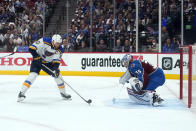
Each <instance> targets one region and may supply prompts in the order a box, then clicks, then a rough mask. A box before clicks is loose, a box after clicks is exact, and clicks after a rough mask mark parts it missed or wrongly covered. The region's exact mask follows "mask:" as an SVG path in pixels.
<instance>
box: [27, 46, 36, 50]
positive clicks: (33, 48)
mask: <svg viewBox="0 0 196 131" xmlns="http://www.w3.org/2000/svg"><path fill="white" fill-rule="evenodd" d="M29 48H30V49H32V50H36V49H37V48H36V47H34V46H32V45H31V46H29Z"/></svg>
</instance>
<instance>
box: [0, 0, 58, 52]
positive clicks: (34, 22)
mask: <svg viewBox="0 0 196 131" xmlns="http://www.w3.org/2000/svg"><path fill="white" fill-rule="evenodd" d="M45 3H46V4H44V3H43V1H42V0H0V50H1V51H8V52H12V51H13V48H14V47H15V46H17V47H18V48H17V51H18V52H28V46H29V44H32V43H33V42H34V41H36V40H38V39H39V38H40V37H42V36H43V19H44V16H43V11H45V20H46V22H47V21H48V19H49V17H50V15H51V14H52V10H53V6H54V4H55V1H54V0H46V1H45ZM44 5H45V6H44ZM44 7H46V8H45V10H44Z"/></svg>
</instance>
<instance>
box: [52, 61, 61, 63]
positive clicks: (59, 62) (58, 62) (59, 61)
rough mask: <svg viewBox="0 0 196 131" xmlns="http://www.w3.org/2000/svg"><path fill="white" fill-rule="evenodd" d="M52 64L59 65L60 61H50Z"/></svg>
mask: <svg viewBox="0 0 196 131" xmlns="http://www.w3.org/2000/svg"><path fill="white" fill-rule="evenodd" d="M52 63H61V62H60V61H52Z"/></svg>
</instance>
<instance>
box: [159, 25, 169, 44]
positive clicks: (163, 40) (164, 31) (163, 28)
mask: <svg viewBox="0 0 196 131" xmlns="http://www.w3.org/2000/svg"><path fill="white" fill-rule="evenodd" d="M168 38H169V34H168V32H167V28H166V27H165V26H163V27H162V32H161V39H162V43H164V42H165V41H166V40H167V39H168Z"/></svg>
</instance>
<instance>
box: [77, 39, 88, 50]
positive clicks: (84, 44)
mask: <svg viewBox="0 0 196 131" xmlns="http://www.w3.org/2000/svg"><path fill="white" fill-rule="evenodd" d="M77 52H89V48H88V47H87V46H86V43H85V41H82V42H81V46H80V47H79V48H78V49H77Z"/></svg>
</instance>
